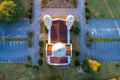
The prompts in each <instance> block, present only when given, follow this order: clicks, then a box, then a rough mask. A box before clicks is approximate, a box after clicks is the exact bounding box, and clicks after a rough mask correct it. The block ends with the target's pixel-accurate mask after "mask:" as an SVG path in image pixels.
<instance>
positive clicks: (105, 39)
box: [90, 38, 120, 42]
mask: <svg viewBox="0 0 120 80" xmlns="http://www.w3.org/2000/svg"><path fill="white" fill-rule="evenodd" d="M90 39H91V40H92V42H120V38H90Z"/></svg>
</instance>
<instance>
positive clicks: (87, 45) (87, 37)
mask: <svg viewBox="0 0 120 80" xmlns="http://www.w3.org/2000/svg"><path fill="white" fill-rule="evenodd" d="M86 47H90V35H89V32H86Z"/></svg>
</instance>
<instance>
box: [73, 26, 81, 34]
mask: <svg viewBox="0 0 120 80" xmlns="http://www.w3.org/2000/svg"><path fill="white" fill-rule="evenodd" d="M74 33H75V34H79V33H80V29H79V27H78V26H76V27H75V28H74Z"/></svg>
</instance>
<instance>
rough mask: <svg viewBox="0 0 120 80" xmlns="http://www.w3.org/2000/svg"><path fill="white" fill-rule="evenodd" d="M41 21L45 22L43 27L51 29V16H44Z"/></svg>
mask: <svg viewBox="0 0 120 80" xmlns="http://www.w3.org/2000/svg"><path fill="white" fill-rule="evenodd" d="M43 20H44V22H45V26H46V27H47V29H48V30H49V29H50V28H51V25H52V18H51V16H50V15H45V16H44V18H43Z"/></svg>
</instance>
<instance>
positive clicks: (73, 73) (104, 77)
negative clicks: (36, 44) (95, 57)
mask: <svg viewBox="0 0 120 80" xmlns="http://www.w3.org/2000/svg"><path fill="white" fill-rule="evenodd" d="M116 64H117V63H102V67H101V70H100V72H99V73H97V74H96V76H97V77H98V80H108V79H109V78H112V77H120V67H118V68H117V67H116ZM119 65H120V63H119ZM92 75H93V74H85V75H80V74H78V73H77V70H76V68H75V67H73V66H71V67H70V68H52V67H48V66H45V65H43V66H41V67H40V71H39V77H40V80H51V77H56V76H58V77H61V78H62V80H87V78H91V77H92Z"/></svg>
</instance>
